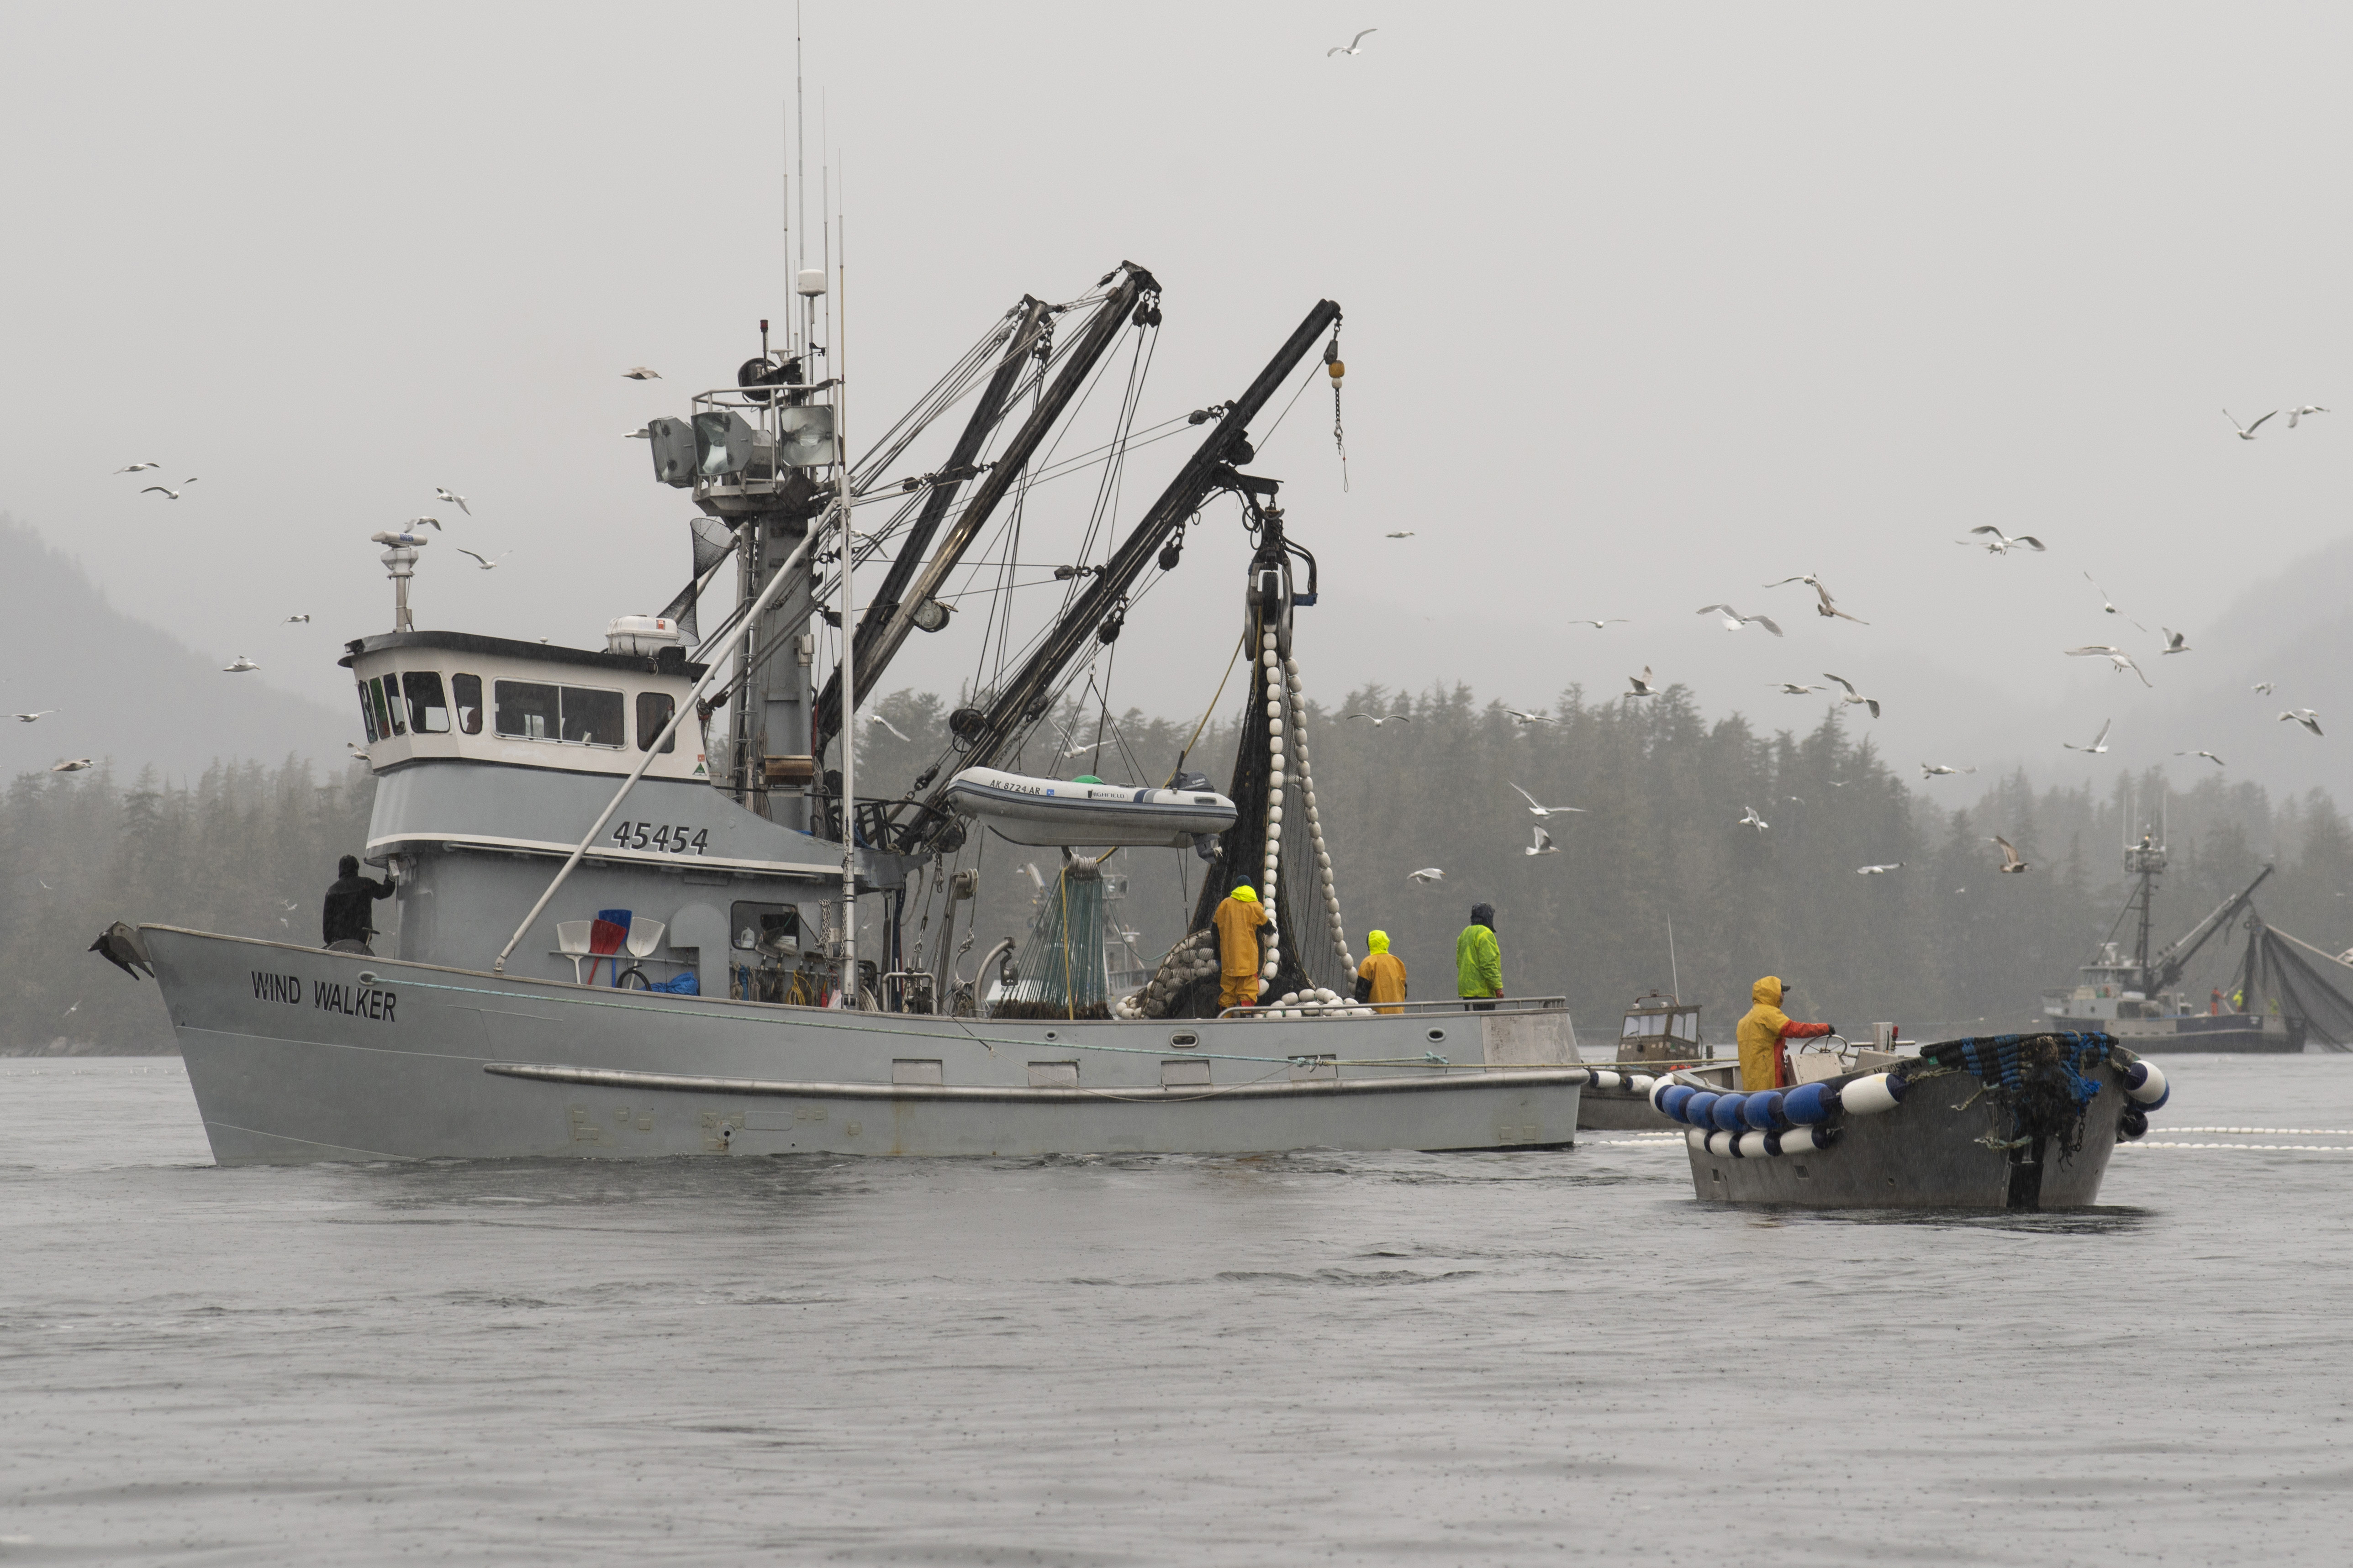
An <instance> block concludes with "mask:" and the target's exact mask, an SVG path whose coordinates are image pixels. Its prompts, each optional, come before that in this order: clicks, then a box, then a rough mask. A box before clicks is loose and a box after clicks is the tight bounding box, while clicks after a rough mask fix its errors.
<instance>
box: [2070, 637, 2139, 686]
mask: <svg viewBox="0 0 2353 1568" xmlns="http://www.w3.org/2000/svg"><path fill="white" fill-rule="evenodd" d="M2067 657H2068V658H2105V659H2106V660H2107V661H2108V662H2109V663H2110V664H2113V665H2115V666H2116V673H2117V674H2119V675H2122V674H2123V673H2124V672H2125V671H2126V670H2127V669H2129V670H2131V671H2132V672H2133V673H2134V674H2135V675H2140V683H2141V684H2142V685H2143V686H2147V684H2148V683H2149V681H2148V677H2147V676H2146V675H2141V674H2140V666H2138V665H2137V664H2135V663H2134V662H2133V658H2132V655H2130V654H2128V653H2126V651H2125V650H2124V649H2122V648H2120V647H2116V645H2115V644H2114V643H2104V642H2102V643H2093V644H2091V645H2089V646H2088V647H2071V648H2069V649H2068V650H2067Z"/></svg>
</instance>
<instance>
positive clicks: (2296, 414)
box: [2287, 403, 2328, 430]
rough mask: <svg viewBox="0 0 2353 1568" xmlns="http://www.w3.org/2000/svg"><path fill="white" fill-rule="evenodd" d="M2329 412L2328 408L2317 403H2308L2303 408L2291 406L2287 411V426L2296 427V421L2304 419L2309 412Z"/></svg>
mask: <svg viewBox="0 0 2353 1568" xmlns="http://www.w3.org/2000/svg"><path fill="white" fill-rule="evenodd" d="M2327 412H2328V410H2327V409H2326V408H2323V407H2322V406H2320V405H2319V404H2317V403H2307V404H2306V405H2304V406H2303V407H2301V408H2291V409H2289V410H2288V411H2287V427H2288V428H2289V429H2291V430H2293V429H2295V425H2296V421H2297V420H2299V419H2302V418H2303V417H2304V416H2306V415H2307V414H2326V413H2327Z"/></svg>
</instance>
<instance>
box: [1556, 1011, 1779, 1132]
mask: <svg viewBox="0 0 2353 1568" xmlns="http://www.w3.org/2000/svg"><path fill="white" fill-rule="evenodd" d="M1699 1015H1700V1007H1699V1004H1698V1003H1696V1002H1683V1001H1681V1000H1678V999H1677V998H1676V997H1674V996H1672V995H1669V994H1665V993H1663V992H1660V991H1651V992H1647V993H1645V994H1642V995H1641V996H1638V997H1636V998H1635V999H1634V1002H1633V1005H1630V1006H1629V1007H1628V1008H1627V1009H1626V1013H1625V1016H1623V1017H1622V1018H1620V1020H1619V1025H1618V1047H1617V1056H1616V1058H1614V1063H1613V1065H1612V1066H1609V1067H1597V1068H1594V1069H1593V1081H1592V1082H1591V1083H1589V1084H1588V1085H1586V1087H1585V1092H1584V1094H1583V1095H1582V1096H1581V1097H1580V1098H1579V1099H1578V1100H1577V1126H1578V1128H1579V1129H1580V1130H1582V1129H1591V1130H1592V1131H1609V1132H1628V1131H1644V1132H1651V1131H1659V1130H1661V1129H1662V1128H1666V1127H1671V1126H1672V1125H1673V1122H1672V1121H1670V1120H1669V1119H1668V1118H1667V1117H1666V1116H1664V1115H1662V1114H1661V1113H1660V1111H1659V1110H1658V1109H1657V1108H1656V1107H1655V1106H1653V1105H1652V1104H1651V1087H1652V1086H1653V1085H1654V1084H1656V1083H1657V1082H1658V1081H1659V1079H1662V1078H1663V1077H1665V1076H1666V1075H1668V1074H1670V1073H1676V1074H1680V1075H1681V1077H1680V1078H1679V1079H1678V1081H1680V1082H1683V1083H1687V1084H1691V1085H1693V1086H1694V1087H1699V1086H1705V1087H1708V1088H1712V1089H1731V1088H1733V1087H1734V1085H1735V1083H1736V1080H1737V1079H1738V1078H1739V1076H1740V1064H1739V1063H1738V1062H1737V1061H1735V1060H1731V1059H1729V1058H1727V1059H1725V1060H1723V1061H1718V1060H1716V1059H1715V1050H1714V1048H1713V1047H1710V1046H1708V1045H1707V1044H1705V1043H1704V1042H1703V1041H1702V1040H1701V1038H1700V1027H1699Z"/></svg>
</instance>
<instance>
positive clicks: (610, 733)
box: [339, 631, 710, 780]
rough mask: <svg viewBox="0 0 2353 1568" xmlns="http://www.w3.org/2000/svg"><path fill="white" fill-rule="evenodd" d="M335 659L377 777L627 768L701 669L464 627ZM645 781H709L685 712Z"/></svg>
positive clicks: (382, 641) (696, 727) (406, 636)
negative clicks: (410, 771)
mask: <svg viewBox="0 0 2353 1568" xmlns="http://www.w3.org/2000/svg"><path fill="white" fill-rule="evenodd" d="M350 650H351V651H350V652H349V653H347V654H346V655H345V656H344V657H343V658H342V659H341V660H340V661H339V662H340V663H342V664H343V667H344V668H347V669H349V670H350V671H351V672H352V676H353V680H354V681H355V682H356V683H357V688H358V693H357V695H358V700H359V705H360V723H361V726H362V728H363V730H364V732H365V733H366V735H367V738H368V747H367V752H368V762H369V765H370V766H371V767H373V768H374V769H375V771H376V772H377V773H385V772H388V771H390V770H392V769H395V768H398V767H400V766H402V765H403V764H405V763H414V762H419V761H424V760H427V759H462V760H466V761H470V762H480V763H503V764H506V765H509V766H512V767H529V768H555V769H561V770H563V771H565V772H567V773H612V774H616V775H618V774H623V773H628V771H629V770H630V769H631V768H633V767H635V766H636V765H637V763H638V761H639V758H640V753H642V752H647V751H649V750H651V749H653V747H654V745H655V743H656V742H657V741H659V740H660V737H661V732H662V731H663V729H664V727H665V726H667V725H668V724H669V723H670V719H671V717H672V716H673V715H674V714H676V713H677V711H678V707H679V704H680V703H681V702H682V701H684V700H685V699H686V694H687V692H688V691H689V690H690V689H691V688H692V686H693V684H694V682H695V680H696V679H698V678H700V677H701V675H702V671H703V668H704V667H703V666H702V665H699V664H696V663H693V662H691V661H690V660H689V659H687V658H685V657H684V656H683V655H682V654H681V651H680V650H679V649H677V648H675V647H667V648H663V649H661V650H659V652H657V653H654V654H638V653H620V652H601V653H600V652H596V651H593V650H590V649H586V648H571V647H552V646H550V645H548V644H546V643H527V642H515V641H512V640H510V639H508V638H504V637H476V636H472V635H470V634H468V633H463V632H438V631H432V632H414V631H412V632H395V633H391V634H388V635H385V636H383V637H363V638H360V639H358V640H356V641H354V642H353V643H352V644H351V645H350ZM646 776H647V777H649V778H677V779H699V780H707V779H708V778H709V777H710V769H709V764H708V762H707V759H705V757H704V756H703V754H702V726H701V725H700V724H698V723H696V722H695V721H694V720H693V719H692V718H691V716H690V718H689V719H688V721H687V722H685V723H684V724H681V726H680V727H679V730H678V732H677V733H676V734H674V735H672V736H671V737H670V740H669V742H667V743H664V744H663V745H662V747H661V754H660V755H659V756H657V757H655V758H654V760H653V763H652V765H651V766H650V767H649V768H648V769H647V771H646Z"/></svg>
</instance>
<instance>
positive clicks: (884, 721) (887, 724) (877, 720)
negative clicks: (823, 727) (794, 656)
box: [866, 713, 1071, 757]
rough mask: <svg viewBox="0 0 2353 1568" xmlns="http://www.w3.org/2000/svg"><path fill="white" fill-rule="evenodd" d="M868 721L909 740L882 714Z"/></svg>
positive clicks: (1065, 754) (869, 716)
mask: <svg viewBox="0 0 2353 1568" xmlns="http://www.w3.org/2000/svg"><path fill="white" fill-rule="evenodd" d="M866 721H867V722H868V723H869V724H880V725H881V726H882V728H884V729H885V730H888V731H891V733H892V734H893V735H898V736H899V739H901V740H902V741H906V740H907V737H906V736H905V735H903V734H900V731H899V726H898V725H896V724H893V723H892V722H891V721H890V720H888V719H885V718H884V717H882V715H881V714H880V713H869V714H868V715H866ZM907 743H908V744H909V745H911V746H912V745H913V744H914V742H913V741H908V742H907ZM1070 754H1071V753H1070V752H1063V753H1062V755H1064V756H1066V757H1067V756H1069V755H1070Z"/></svg>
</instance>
